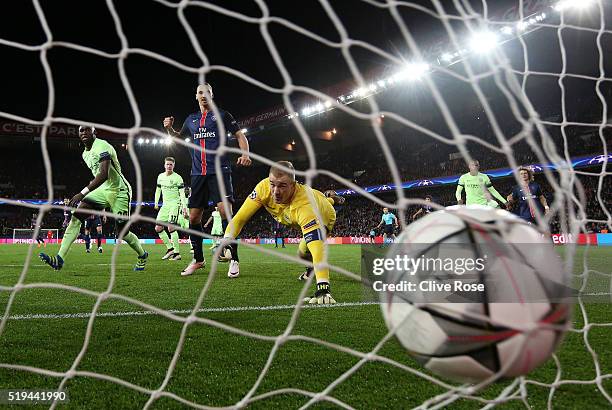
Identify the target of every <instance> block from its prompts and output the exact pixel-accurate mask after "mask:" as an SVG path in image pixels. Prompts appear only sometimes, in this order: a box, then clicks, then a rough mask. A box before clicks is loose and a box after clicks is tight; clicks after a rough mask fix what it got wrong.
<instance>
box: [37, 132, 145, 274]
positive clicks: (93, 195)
mask: <svg viewBox="0 0 612 410" xmlns="http://www.w3.org/2000/svg"><path fill="white" fill-rule="evenodd" d="M79 138H80V140H81V142H82V143H83V145H85V150H84V151H83V155H82V156H83V161H85V164H86V165H87V167H88V168H89V169H90V170H91V173H92V174H93V176H94V179H93V180H92V181H91V182H90V183H89V184H88V185H87V186H86V187H85V188H83V190H82V191H81V192H79V193H78V194H76V195H75V196H73V197H72V199H71V200H70V202H69V203H68V205H69V206H71V207H76V206H77V204H78V208H77V209H76V210H75V211H74V212H73V213H72V217H71V218H70V223H69V224H68V226H67V227H66V232H65V233H64V238H63V239H62V245H61V247H60V250H59V253H58V254H57V256H50V255H47V254H45V253H41V254H40V259H41V260H42V261H43V262H45V263H46V264H47V265H49V266H51V267H52V268H53V269H55V270H60V269H62V266H64V260H65V259H66V254H67V253H68V250H70V246H71V245H72V243H73V242H74V241H75V239H76V238H77V236H79V232H80V231H81V224H82V223H83V221H84V220H85V219H86V218H87V216H88V214H87V213H83V212H80V211H82V210H86V209H97V210H104V209H106V208H110V210H111V211H112V212H113V213H114V214H117V215H119V216H120V218H118V219H117V221H116V224H117V233H119V232H121V230H122V229H123V226H124V225H125V224H126V223H127V218H129V216H130V200H131V197H132V187H131V186H130V184H129V183H128V182H127V180H126V179H125V177H124V176H123V174H122V173H121V165H120V164H119V160H118V159H117V152H116V151H115V148H113V146H112V145H111V144H109V143H108V142H106V141H104V140H102V139H100V138H96V129H95V128H94V127H90V126H80V127H79ZM121 217H123V218H121ZM123 240H124V241H126V242H127V243H128V245H130V247H131V248H132V249H133V250H134V252H136V254H137V255H138V260H137V262H136V266H134V270H136V271H141V270H144V268H145V265H146V263H147V258H148V257H149V254H148V253H147V252H145V251H144V250H143V249H142V245H141V244H140V240H139V239H138V237H137V236H136V235H135V234H134V233H133V232H131V231H128V233H127V234H126V235H125V236H124V237H123Z"/></svg>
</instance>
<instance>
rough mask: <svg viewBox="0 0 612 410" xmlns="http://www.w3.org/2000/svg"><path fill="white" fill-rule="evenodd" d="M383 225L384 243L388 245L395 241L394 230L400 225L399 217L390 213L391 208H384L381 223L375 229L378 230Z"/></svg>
mask: <svg viewBox="0 0 612 410" xmlns="http://www.w3.org/2000/svg"><path fill="white" fill-rule="evenodd" d="M383 224H384V227H383V243H387V241H389V242H393V241H394V240H395V232H394V229H395V228H397V227H398V226H399V224H398V222H397V217H396V216H395V215H393V214H392V213H391V212H389V208H383V214H382V218H381V220H380V223H379V224H378V225H377V226H376V228H374V229H375V230H376V229H378V228H380V226H381V225H383ZM389 239H390V240H389Z"/></svg>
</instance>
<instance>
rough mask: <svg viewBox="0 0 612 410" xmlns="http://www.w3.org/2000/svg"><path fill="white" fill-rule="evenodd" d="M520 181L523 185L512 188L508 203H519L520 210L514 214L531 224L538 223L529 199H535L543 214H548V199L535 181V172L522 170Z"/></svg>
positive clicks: (520, 171)
mask: <svg viewBox="0 0 612 410" xmlns="http://www.w3.org/2000/svg"><path fill="white" fill-rule="evenodd" d="M519 179H520V181H521V183H520V184H519V185H516V186H515V187H514V188H512V193H511V194H510V195H508V198H507V199H508V202H510V203H511V204H514V203H518V209H517V210H515V211H514V213H516V214H517V215H518V216H520V217H521V218H523V219H524V220H526V221H527V222H529V223H536V210H535V209H534V208H533V207H532V205H530V204H529V201H528V200H527V198H531V199H533V202H534V205H535V206H537V207H538V210H539V211H540V213H541V214H547V213H548V210H549V207H548V203H547V202H546V197H545V196H544V194H543V193H542V189H541V188H540V184H538V183H537V182H534V181H533V172H531V170H530V169H528V168H520V169H519Z"/></svg>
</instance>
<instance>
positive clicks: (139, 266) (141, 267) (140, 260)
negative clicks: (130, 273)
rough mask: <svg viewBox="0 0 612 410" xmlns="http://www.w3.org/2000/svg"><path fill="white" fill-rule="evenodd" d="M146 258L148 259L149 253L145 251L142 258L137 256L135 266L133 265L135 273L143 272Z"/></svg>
mask: <svg viewBox="0 0 612 410" xmlns="http://www.w3.org/2000/svg"><path fill="white" fill-rule="evenodd" d="M148 257H149V252H147V251H145V253H144V254H143V255H142V256H139V257H138V261H137V262H136V265H134V270H135V271H141V270H144V268H145V265H146V264H147V258H148Z"/></svg>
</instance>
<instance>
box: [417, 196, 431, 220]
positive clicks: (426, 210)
mask: <svg viewBox="0 0 612 410" xmlns="http://www.w3.org/2000/svg"><path fill="white" fill-rule="evenodd" d="M425 201H427V202H431V197H430V196H429V195H427V196H426V197H425ZM433 211H434V209H433V208H432V207H431V206H429V205H423V206H422V207H420V208H419V210H418V211H416V212H415V213H414V215H412V220H413V221H414V220H416V219H417V218H418V217H419V216H420V215H421V214H423V215H424V214H430V213H432V212H433Z"/></svg>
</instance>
